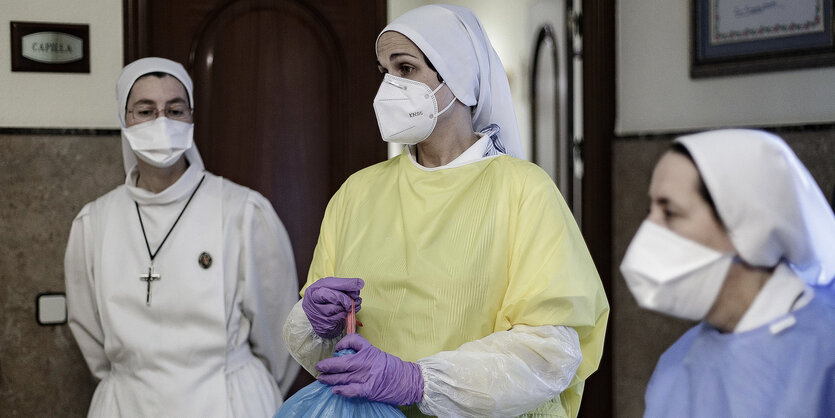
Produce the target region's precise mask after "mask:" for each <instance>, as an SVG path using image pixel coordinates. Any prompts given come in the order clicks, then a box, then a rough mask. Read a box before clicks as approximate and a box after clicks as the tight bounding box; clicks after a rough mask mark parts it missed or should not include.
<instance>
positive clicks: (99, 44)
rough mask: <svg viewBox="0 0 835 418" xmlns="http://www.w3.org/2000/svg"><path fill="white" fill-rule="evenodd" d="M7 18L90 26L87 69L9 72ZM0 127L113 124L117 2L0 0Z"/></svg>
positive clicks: (119, 54) (118, 67)
mask: <svg viewBox="0 0 835 418" xmlns="http://www.w3.org/2000/svg"><path fill="white" fill-rule="evenodd" d="M10 21H24V22H50V23H76V24H87V25H89V26H90V73H89V74H83V73H35V72H12V71H11V54H10V53H9V52H8V51H9V49H8V48H10V45H11V44H10V42H11V40H10V30H9V22H10ZM0 50H2V51H3V53H2V54H0V96H2V97H3V100H2V101H0V127H18V128H19V127H27V128H28V127H37V128H44V127H61V128H118V127H119V120H118V118H117V114H116V112H115V107H114V106H113V103H114V102H115V100H116V87H115V86H116V79H117V78H118V77H119V72H120V71H121V69H122V2H121V1H114V0H84V1H63V0H3V1H2V2H0Z"/></svg>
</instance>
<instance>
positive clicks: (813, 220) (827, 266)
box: [676, 129, 835, 286]
mask: <svg viewBox="0 0 835 418" xmlns="http://www.w3.org/2000/svg"><path fill="white" fill-rule="evenodd" d="M676 141H677V142H680V143H681V144H682V145H684V147H685V148H687V150H688V151H689V152H690V154H691V155H692V157H693V160H694V161H695V163H696V166H697V168H698V170H699V173H700V174H701V176H702V179H703V181H704V183H705V186H706V187H707V189H708V191H709V192H710V195H711V197H712V198H713V202H714V203H715V204H716V210H717V211H718V212H719V217H720V218H722V221H723V222H724V224H725V227H726V228H727V229H728V232H729V234H730V238H731V241H732V242H733V244H734V246H735V247H736V249H737V251H739V256H740V258H742V259H743V260H745V262H747V263H749V264H752V265H755V266H762V267H771V266H774V265H776V264H778V263H779V262H780V261H782V260H785V261H786V262H788V264H789V265H790V266H791V268H792V269H793V270H794V271H795V272H796V273H797V274H798V275H799V276H800V277H802V278H803V279H804V280H806V282H807V283H809V284H812V285H818V286H825V285H827V284H829V283H830V282H831V281H832V279H833V276H835V215H833V213H832V209H831V208H830V206H829V204H828V203H827V202H826V198H825V197H824V196H823V193H822V192H821V190H820V188H819V187H818V185H817V183H815V180H814V179H813V178H812V176H811V175H810V174H809V171H808V170H806V167H805V166H804V165H803V164H802V163H801V162H800V160H798V159H797V156H796V155H795V154H794V152H792V150H791V149H790V148H789V147H788V145H786V143H785V142H783V140H782V139H780V138H779V137H777V136H775V135H772V134H770V133H767V132H762V131H755V130H747V129H723V130H716V131H709V132H703V133H699V134H694V135H687V136H683V137H680V138H677V139H676Z"/></svg>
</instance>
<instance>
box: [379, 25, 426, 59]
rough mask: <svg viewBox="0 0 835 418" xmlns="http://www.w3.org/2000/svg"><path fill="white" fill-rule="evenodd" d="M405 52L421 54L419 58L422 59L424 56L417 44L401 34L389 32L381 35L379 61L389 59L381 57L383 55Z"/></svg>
mask: <svg viewBox="0 0 835 418" xmlns="http://www.w3.org/2000/svg"><path fill="white" fill-rule="evenodd" d="M404 51H405V52H407V53H408V52H411V53H413V54H419V55H418V58H422V57H423V56H424V53H423V51H422V50H421V49H420V47H418V46H417V44H415V42H413V41H412V40H411V39H409V37H408V36H406V35H404V34H403V33H401V32H398V31H393V30H388V31H385V32H383V33H381V34H380V37H379V38H378V39H377V59H380V58H388V57H382V56H381V55H380V54H383V53H389V52H404Z"/></svg>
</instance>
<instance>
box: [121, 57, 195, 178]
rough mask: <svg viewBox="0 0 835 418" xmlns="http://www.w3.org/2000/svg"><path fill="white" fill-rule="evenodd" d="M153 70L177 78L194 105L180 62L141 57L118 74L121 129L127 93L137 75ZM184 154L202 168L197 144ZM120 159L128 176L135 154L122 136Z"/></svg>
mask: <svg viewBox="0 0 835 418" xmlns="http://www.w3.org/2000/svg"><path fill="white" fill-rule="evenodd" d="M154 72H161V73H166V74H170V75H171V76H172V77H174V78H176V79H177V80H179V81H180V83H182V84H183V87H185V88H186V92H188V102H189V106H191V107H192V108H193V107H194V95H193V94H192V91H193V90H194V86H193V84H192V82H191V77H189V75H188V73H187V72H186V69H185V68H183V66H182V65H181V64H180V63H178V62H174V61H171V60H168V59H165V58H154V57H151V58H141V59H138V60H136V61H134V62H132V63H130V64H128V65H127V66H125V68H123V69H122V75H121V76H119V81H117V82H116V100H117V102H118V103H119V123H120V124H121V126H122V129H125V110H126V109H125V108H126V107H127V104H128V95H130V89H131V88H132V87H133V83H135V82H136V80H137V79H138V78H139V77H142V76H143V75H145V74H149V73H154ZM185 155H186V158H187V159H188V162H189V164H191V165H195V166H198V167H199V168H200V169H203V168H204V166H203V159H202V158H200V152H198V151H197V144H194V145H193V146H192V147H191V148H189V149H188V150H186V152H185ZM122 159H123V160H124V162H125V175H126V176H128V177H130V173H131V172H132V171H133V169H134V168H135V167H136V154H134V153H133V150H132V149H131V148H130V144H129V143H128V141H127V140H126V139H125V138H124V136H122Z"/></svg>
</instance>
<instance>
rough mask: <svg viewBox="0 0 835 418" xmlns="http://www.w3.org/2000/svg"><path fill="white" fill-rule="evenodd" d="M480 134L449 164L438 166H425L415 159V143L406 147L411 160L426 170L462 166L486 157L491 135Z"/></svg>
mask: <svg viewBox="0 0 835 418" xmlns="http://www.w3.org/2000/svg"><path fill="white" fill-rule="evenodd" d="M476 135H478V136H479V139H478V140H477V141H475V142H474V143H473V144H472V145H470V147H469V148H467V150H466V151H464V152H462V153H461V155H459V156H457V157H455V159H454V160H452V161H450V162H449V163H447V164H444V165H442V166H438V167H424V166H423V165H421V164H420V163H419V162H417V159H415V147H416V146H415V145H409V146H407V147H406V148H407V149H408V154H409V160H411V161H412V163H414V164H415V166H416V167H418V168H420V169H421V170H424V171H437V170H443V169H445V168H453V167H460V166H462V165H467V164H470V163H474V162H476V161H481V160H483V159H484V158H489V157H485V156H484V154H486V153H487V146H488V145H489V141H490V137H489V136H487V135H485V134H483V133H478V132H477V133H476Z"/></svg>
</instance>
